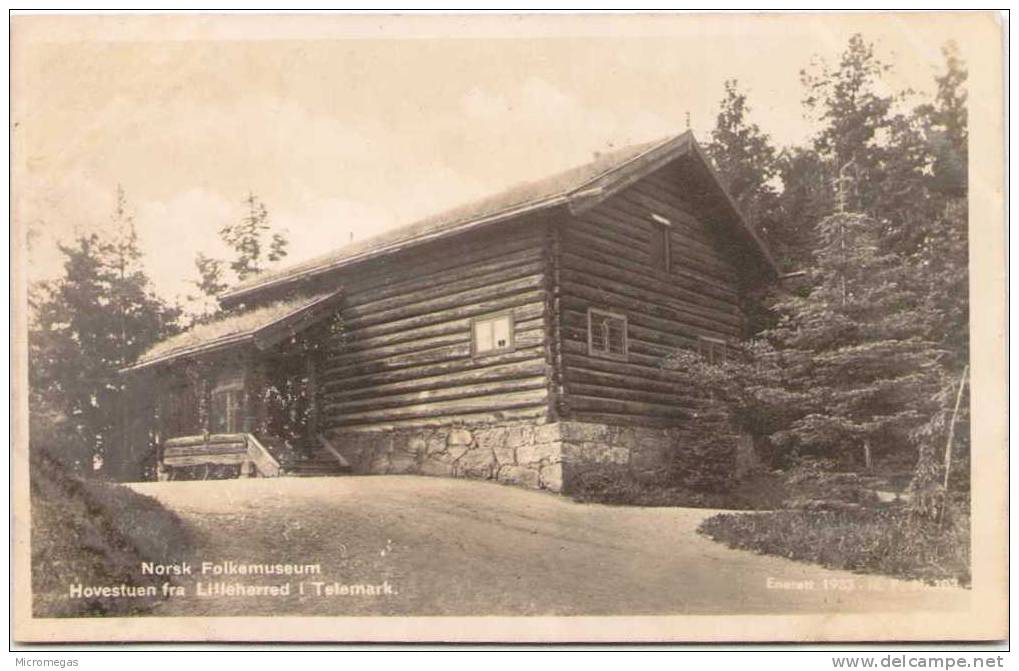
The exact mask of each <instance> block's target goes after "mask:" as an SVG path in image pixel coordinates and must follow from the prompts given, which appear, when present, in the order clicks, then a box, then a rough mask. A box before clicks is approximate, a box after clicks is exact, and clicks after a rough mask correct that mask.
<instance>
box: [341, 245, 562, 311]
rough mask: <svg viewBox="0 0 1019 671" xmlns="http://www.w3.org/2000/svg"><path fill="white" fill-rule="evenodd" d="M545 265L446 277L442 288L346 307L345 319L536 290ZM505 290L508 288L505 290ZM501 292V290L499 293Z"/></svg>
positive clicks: (421, 288) (536, 263)
mask: <svg viewBox="0 0 1019 671" xmlns="http://www.w3.org/2000/svg"><path fill="white" fill-rule="evenodd" d="M543 270H544V265H543V263H542V261H541V260H540V259H538V260H535V261H532V262H530V263H525V264H520V265H516V264H514V265H511V266H509V267H505V268H501V269H498V270H493V269H487V270H486V272H484V273H483V274H480V275H478V276H475V277H470V278H467V279H457V278H456V276H447V277H446V281H445V282H444V283H442V284H437V285H432V286H425V285H422V286H419V287H415V288H413V289H410V288H408V289H407V290H406V291H405V292H404V293H401V294H399V295H397V296H390V297H389V298H382V299H379V300H376V301H370V302H364V303H360V304H358V305H351V304H348V305H346V306H345V307H344V310H343V314H344V316H345V317H346V318H347V319H349V320H351V321H353V320H356V319H358V318H361V317H365V318H371V317H375V316H377V315H389V314H394V313H395V314H400V313H399V310H400V309H401V308H407V307H412V306H413V307H416V306H417V305H419V304H421V303H422V302H423V303H425V304H426V305H429V306H431V307H430V308H429V309H439V308H442V307H449V306H451V305H463V304H464V303H467V302H473V301H475V300H478V298H477V297H481V299H482V300H483V299H484V298H486V297H488V295H489V294H491V293H496V292H497V291H499V290H500V289H501V290H502V292H503V295H505V293H516V292H517V291H519V290H524V289H530V288H533V287H534V286H535V285H534V281H533V277H534V276H537V277H541V273H542V271H543ZM503 287H505V288H503ZM497 288H499V289H497Z"/></svg>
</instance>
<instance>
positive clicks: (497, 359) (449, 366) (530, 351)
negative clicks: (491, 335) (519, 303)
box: [325, 347, 544, 389]
mask: <svg viewBox="0 0 1019 671" xmlns="http://www.w3.org/2000/svg"><path fill="white" fill-rule="evenodd" d="M543 354H544V347H529V348H525V349H517V350H515V351H513V352H506V353H504V354H493V355H492V356H487V357H483V358H479V359H471V358H464V359H457V360H455V361H449V362H442V363H438V364H429V365H424V366H415V367H413V368H403V369H399V370H394V371H386V372H382V373H370V374H365V375H357V376H340V375H336V376H333V377H331V379H330V380H329V381H328V382H326V383H325V384H326V386H328V387H329V388H336V387H340V386H342V387H345V388H348V389H355V388H364V389H371V388H374V387H375V386H377V385H381V384H388V383H391V382H400V381H405V380H416V379H422V380H423V379H425V378H427V377H433V376H445V375H448V374H450V373H456V372H461V371H469V370H476V369H479V368H484V367H488V366H497V365H501V364H508V363H516V362H524V361H539V362H542V363H543Z"/></svg>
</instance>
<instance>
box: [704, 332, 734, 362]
mask: <svg viewBox="0 0 1019 671" xmlns="http://www.w3.org/2000/svg"><path fill="white" fill-rule="evenodd" d="M697 353H698V354H700V355H701V356H702V357H704V359H705V360H706V361H707V362H708V363H722V362H723V361H725V360H726V359H727V358H728V356H729V353H728V351H727V348H726V346H725V341H724V340H722V339H721V338H708V337H707V336H697Z"/></svg>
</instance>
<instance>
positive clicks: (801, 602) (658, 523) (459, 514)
mask: <svg viewBox="0 0 1019 671" xmlns="http://www.w3.org/2000/svg"><path fill="white" fill-rule="evenodd" d="M132 487H134V488H135V489H136V490H137V491H139V492H141V493H144V494H147V495H149V496H152V497H154V498H156V499H158V500H159V501H160V502H162V503H163V504H164V505H165V506H167V507H169V508H170V509H172V510H174V511H176V513H177V514H178V515H180V516H181V517H182V518H183V519H184V520H185V522H186V523H187V525H188V526H189V528H190V531H191V532H192V533H193V534H194V536H195V538H196V545H197V548H198V550H197V557H196V561H198V562H201V561H211V562H221V561H225V560H232V561H237V562H242V563H246V562H257V563H275V562H286V563H301V564H304V563H318V564H321V568H322V575H321V576H319V577H301V578H290V579H287V578H276V577H269V576H257V577H252V576H247V577H240V578H238V577H229V578H223V577H216V578H213V577H211V576H200V575H196V576H193V577H191V578H187V579H185V580H184V581H182V584H183V585H185V587H186V588H187V590H188V595H187V596H186V597H183V598H174V599H169V600H166V601H165V602H164V603H162V604H161V605H160V606H158V607H157V608H156V610H155V612H154V613H153V614H156V615H258V614H284V613H289V614H306V615H345V614H359V615H433V614H434V615H440V614H441V615H480V614H484V615H507V614H513V615H537V614H549V615H551V614H556V615H582V614H590V615H608V614H691V613H697V614H713V613H816V612H826V611H827V612H879V611H905V610H920V609H923V610H928V609H929V610H942V609H951V608H955V607H962V606H963V605H964V604H965V602H966V600H967V599H968V592H966V591H963V590H959V589H947V588H945V589H935V588H930V587H926V586H923V585H921V584H919V583H906V582H901V581H893V580H885V579H879V578H878V579H876V578H873V577H865V576H859V575H854V574H851V573H845V572H839V571H831V570H826V569H823V568H819V567H816V566H811V565H806V564H800V563H796V562H792V561H789V560H785V559H781V558H775V557H766V556H761V555H756V554H752V553H749V552H744V551H739V550H731V549H728V548H726V547H724V546H722V545H719V544H717V543H714V542H712V541H710V540H708V539H706V538H704V537H702V536H700V535H698V534H697V533H696V528H697V525H698V524H699V523H700V521H701V520H703V519H704V518H705V517H707V516H709V515H711V514H713V513H714V512H716V511H709V510H695V509H686V508H632V507H609V506H602V505H594V504H579V503H575V502H572V501H569V500H567V499H564V498H560V497H557V496H553V495H548V494H543V493H538V492H529V491H524V490H520V489H515V488H511V487H506V486H501V485H496V484H489V483H482V482H471V481H464V480H450V479H442V478H424V477H415V476H375V477H347V478H316V479H297V478H283V479H274V480H224V481H206V482H168V483H144V484H136V485H132ZM196 570H197V567H196ZM222 580H226V581H227V582H230V583H236V582H240V583H242V584H282V583H284V582H290V583H291V594H290V595H289V596H243V597H236V596H235V597H229V596H228V597H213V598H204V597H198V596H196V595H195V594H194V591H195V590H194V588H195V585H196V583H197V582H203V583H207V582H210V581H212V582H215V581H222ZM826 581H828V582H826ZM301 582H303V583H304V587H305V593H304V594H303V595H301V594H299V593H298V592H299V589H298V588H299V585H298V583H301ZM313 582H323V583H327V584H329V585H332V584H333V583H334V582H336V583H338V584H341V585H352V584H362V583H366V584H372V585H380V584H385V583H388V585H389V586H390V588H391V589H392V590H393V593H391V594H379V595H363V594H362V595H330V596H327V595H325V594H321V595H318V594H316V586H315V585H313V584H312V583H313ZM876 583H879V584H876Z"/></svg>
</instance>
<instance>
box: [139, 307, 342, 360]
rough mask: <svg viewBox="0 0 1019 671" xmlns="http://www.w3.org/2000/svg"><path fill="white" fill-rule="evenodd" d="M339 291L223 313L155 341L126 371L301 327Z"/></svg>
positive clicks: (256, 341) (308, 323)
mask: <svg viewBox="0 0 1019 671" xmlns="http://www.w3.org/2000/svg"><path fill="white" fill-rule="evenodd" d="M338 294H339V292H338V291H325V292H320V293H317V294H311V295H303V296H297V297H293V298H289V299H286V300H279V301H274V302H272V303H266V304H264V305H259V306H256V307H253V308H249V309H245V310H240V311H237V312H229V313H226V314H223V315H221V316H218V317H216V318H214V319H212V320H210V321H207V322H203V323H201V324H196V325H195V326H193V327H192V328H190V329H188V330H187V331H184V332H182V333H178V334H177V335H174V336H170V337H169V338H167V339H165V340H161V341H160V342H158V343H156V344H154V345H153V346H152V347H150V348H149V349H148V350H146V351H145V352H144V353H143V354H142V355H141V356H139V357H138V360H137V361H136V362H135V363H134V364H133V365H131V366H129V367H127V368H125V369H124V371H129V370H135V369H138V368H144V367H146V366H151V365H154V364H157V363H161V362H164V361H169V360H171V359H176V358H178V357H182V356H188V355H193V354H200V353H203V352H208V351H210V350H214V349H219V348H222V347H230V346H235V345H239V344H242V343H252V344H257V343H258V341H259V339H260V338H262V337H263V336H266V335H267V334H269V333H271V332H273V331H275V330H278V329H283V330H286V329H287V328H294V327H296V328H297V330H299V329H300V328H303V327H305V326H308V325H310V323H311V322H310V321H308V319H307V318H309V317H312V318H313V317H314V316H315V313H317V312H320V311H321V309H322V308H325V307H327V306H328V305H329V304H331V302H332V301H331V299H332V298H333V297H335V296H337V295H338Z"/></svg>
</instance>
